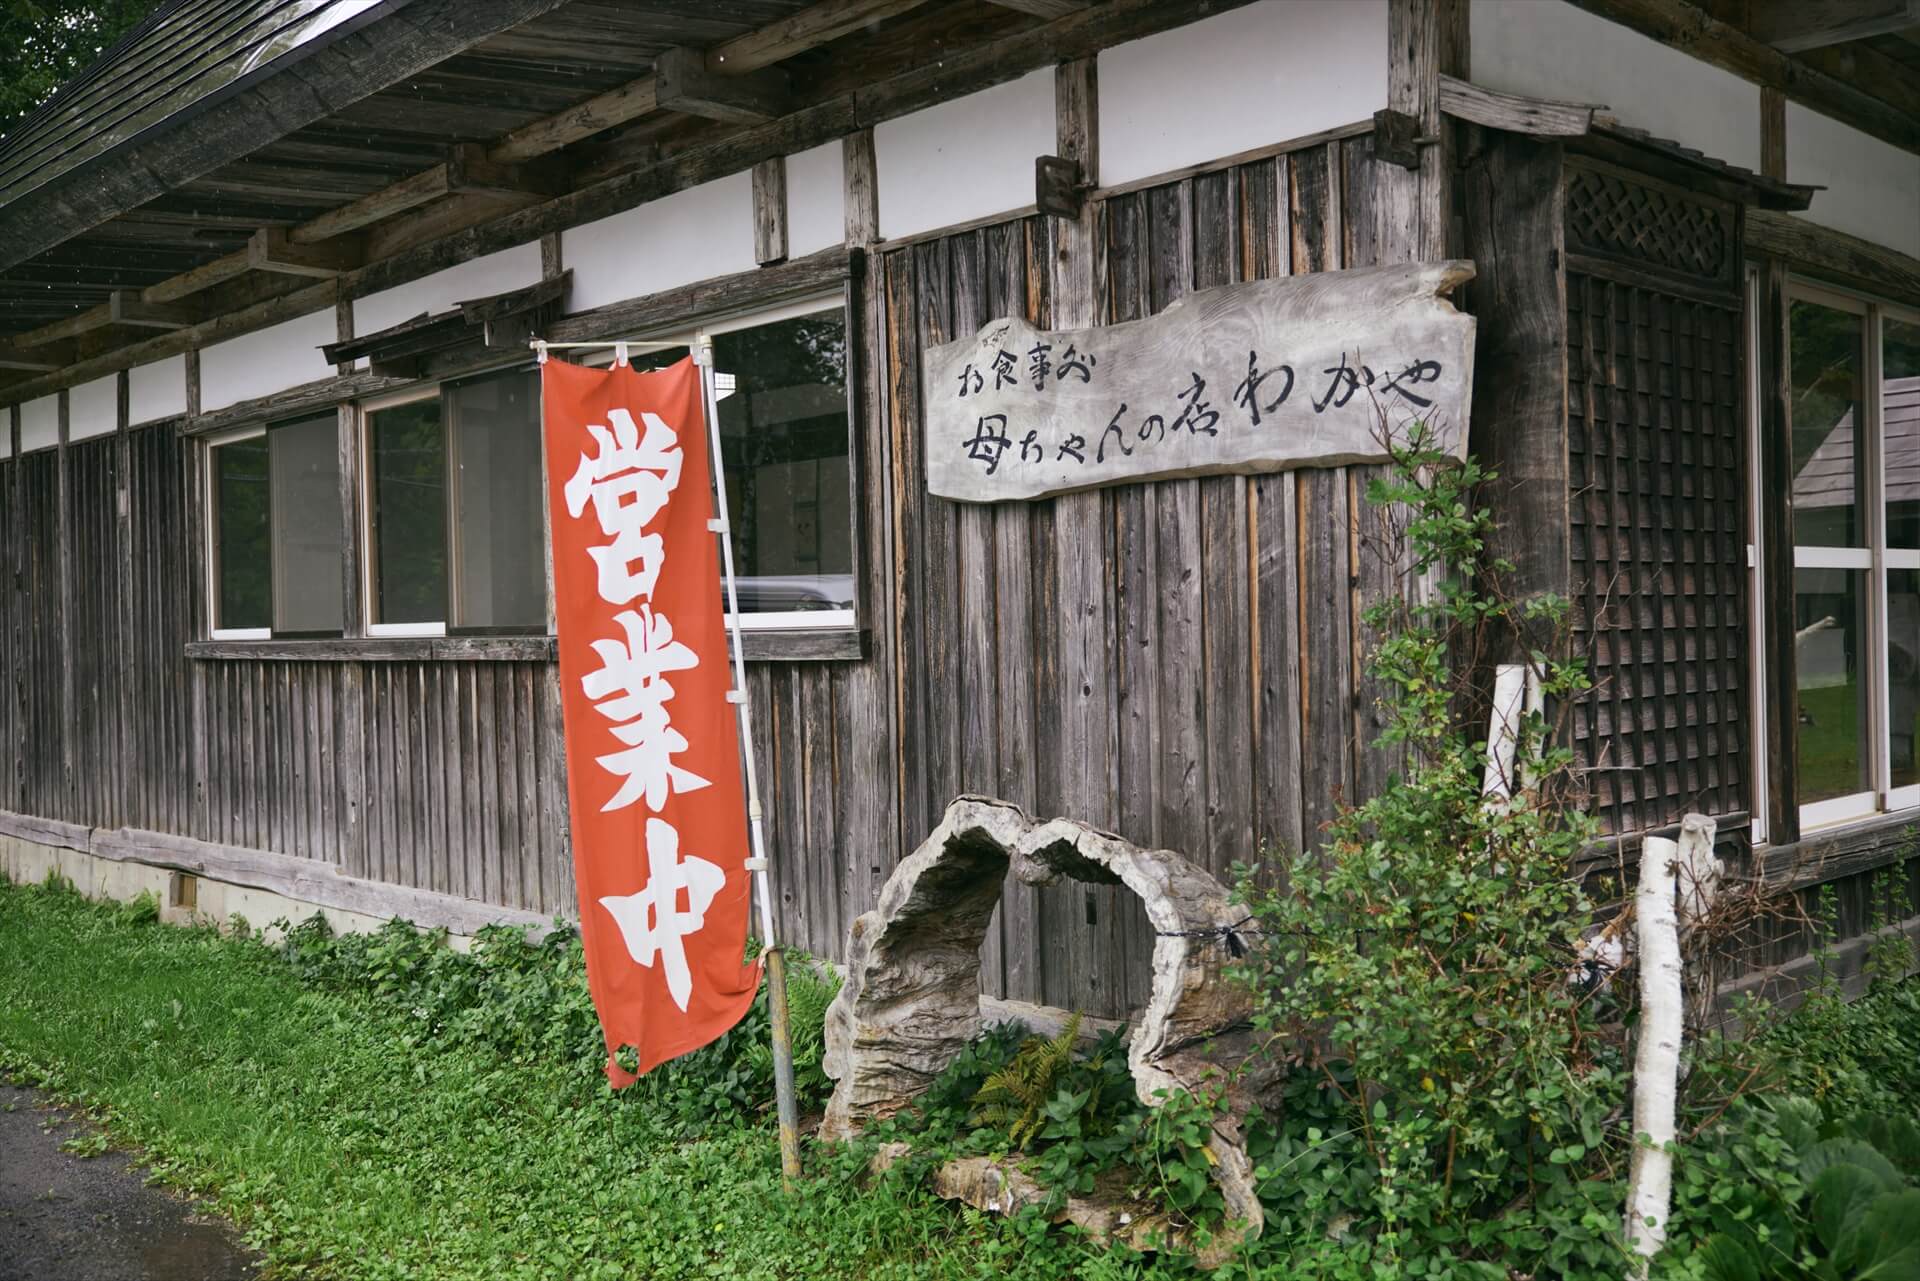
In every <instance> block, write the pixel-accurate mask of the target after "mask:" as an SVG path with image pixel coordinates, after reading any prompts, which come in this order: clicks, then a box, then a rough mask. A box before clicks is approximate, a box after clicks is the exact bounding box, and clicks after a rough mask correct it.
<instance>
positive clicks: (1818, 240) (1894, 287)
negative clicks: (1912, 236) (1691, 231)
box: [1745, 209, 1920, 306]
mask: <svg viewBox="0 0 1920 1281" xmlns="http://www.w3.org/2000/svg"><path fill="white" fill-rule="evenodd" d="M1745 221H1746V245H1747V252H1748V253H1751V254H1758V255H1762V256H1765V257H1768V258H1775V259H1778V260H1780V261H1782V262H1785V263H1788V264H1790V265H1791V266H1792V267H1793V269H1794V270H1796V271H1805V272H1808V273H1810V274H1813V275H1818V276H1824V277H1826V278H1828V279H1830V280H1833V281H1836V282H1838V283H1840V284H1843V285H1849V286H1852V287H1853V288H1856V289H1865V290H1868V291H1870V292H1872V293H1876V294H1882V295H1885V296H1888V297H1892V298H1895V299H1897V300H1898V301H1900V302H1904V303H1906V304H1908V305H1910V306H1911V305H1915V304H1920V258H1913V257H1911V256H1909V255H1907V254H1903V253H1901V252H1900V251H1899V250H1897V249H1888V248H1886V247H1885V246H1882V245H1876V244H1874V243H1873V242H1872V241H1871V240H1862V239H1861V238H1860V237H1858V236H1850V235H1848V234H1847V233H1846V232H1844V231H1835V230H1833V229H1832V228H1831V227H1822V226H1820V225H1819V224H1818V223H1813V222H1809V221H1807V219H1805V218H1802V217H1797V216H1795V215H1793V214H1787V213H1775V212H1774V211H1772V210H1768V209H1749V210H1747V216H1746V220H1745Z"/></svg>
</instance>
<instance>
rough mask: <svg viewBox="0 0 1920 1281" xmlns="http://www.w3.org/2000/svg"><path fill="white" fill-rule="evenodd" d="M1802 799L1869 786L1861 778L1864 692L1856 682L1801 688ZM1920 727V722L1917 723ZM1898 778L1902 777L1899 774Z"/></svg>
mask: <svg viewBox="0 0 1920 1281" xmlns="http://www.w3.org/2000/svg"><path fill="white" fill-rule="evenodd" d="M1800 710H1801V711H1802V712H1803V713H1804V714H1806V715H1808V716H1811V717H1812V718H1813V723H1812V724H1808V723H1807V722H1806V721H1804V720H1803V721H1801V722H1800V727H1799V731H1798V733H1799V739H1800V747H1799V759H1800V795H1801V798H1802V799H1801V803H1802V804H1805V803H1806V802H1807V801H1808V800H1819V799H1825V798H1828V797H1833V796H1847V795H1850V794H1852V793H1854V792H1864V791H1866V790H1867V787H1866V785H1865V784H1863V783H1862V782H1861V781H1860V768H1861V767H1860V746H1861V745H1860V730H1859V719H1860V695H1859V690H1858V687H1857V686H1856V685H1854V684H1852V683H1848V684H1846V685H1829V686H1826V687H1824V688H1820V689H1803V690H1801V691H1800ZM1915 729H1916V731H1920V723H1916V726H1915ZM1895 781H1896V782H1899V781H1900V780H1899V779H1898V778H1896V780H1895Z"/></svg>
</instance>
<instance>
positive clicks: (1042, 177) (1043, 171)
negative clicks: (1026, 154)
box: [1033, 156, 1087, 218]
mask: <svg viewBox="0 0 1920 1281" xmlns="http://www.w3.org/2000/svg"><path fill="white" fill-rule="evenodd" d="M1033 203H1034V205H1035V206H1036V207H1037V208H1038V209H1039V210H1040V212H1041V213H1043V214H1053V215H1054V216H1056V217H1059V218H1078V217H1079V216H1080V210H1081V209H1082V208H1083V207H1085V205H1086V203H1087V184H1086V183H1085V182H1083V181H1081V178H1080V162H1079V161H1078V160H1070V159H1068V158H1067V157H1065V156H1036V157H1035V158H1034V161H1033Z"/></svg>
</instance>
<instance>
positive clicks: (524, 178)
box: [447, 142, 567, 197]
mask: <svg viewBox="0 0 1920 1281" xmlns="http://www.w3.org/2000/svg"><path fill="white" fill-rule="evenodd" d="M447 190H448V191H450V192H465V193H468V194H471V195H483V196H507V197H513V196H546V197H552V196H561V195H565V194H566V192H567V167H566V161H565V159H564V158H563V157H561V156H559V155H552V156H547V157H544V158H542V159H539V160H527V161H522V162H519V163H517V164H503V163H501V162H500V161H498V160H491V159H488V157H487V149H486V148H485V147H483V146H481V145H480V144H479V143H477V142H462V143H457V144H455V146H454V148H453V155H452V156H451V157H450V158H449V159H448V160H447Z"/></svg>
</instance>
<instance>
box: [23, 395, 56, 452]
mask: <svg viewBox="0 0 1920 1281" xmlns="http://www.w3.org/2000/svg"><path fill="white" fill-rule="evenodd" d="M59 443H60V398H59V397H58V396H42V397H41V398H40V399H38V400H29V401H28V402H27V403H26V404H24V405H22V406H20V452H21V453H23V454H30V453H32V452H33V451H34V450H36V449H50V448H52V447H53V446H55V445H57V444H59Z"/></svg>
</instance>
